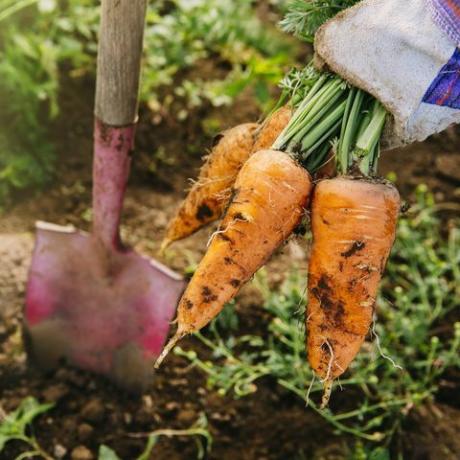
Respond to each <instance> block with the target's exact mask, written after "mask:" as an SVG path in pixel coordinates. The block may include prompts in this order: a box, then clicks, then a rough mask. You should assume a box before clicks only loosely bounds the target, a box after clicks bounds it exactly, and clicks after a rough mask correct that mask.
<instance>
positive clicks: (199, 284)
mask: <svg viewBox="0 0 460 460" xmlns="http://www.w3.org/2000/svg"><path fill="white" fill-rule="evenodd" d="M311 188H312V182H311V179H310V175H309V173H308V172H307V171H306V170H305V169H304V168H302V167H301V166H300V165H299V164H298V163H297V162H296V161H295V160H294V159H292V158H291V157H290V156H289V155H287V154H285V153H283V152H276V151H272V150H262V151H259V152H257V153H255V154H254V155H252V156H251V157H250V158H249V160H248V161H247V162H246V163H245V165H244V166H243V168H242V169H241V171H240V173H239V174H238V177H237V179H236V182H235V187H234V197H233V199H232V201H231V203H230V205H229V207H228V209H227V212H226V214H225V217H224V219H223V220H222V223H221V225H220V227H219V230H218V231H217V232H216V233H215V234H214V235H213V236H212V238H211V241H210V244H209V247H208V250H207V252H206V254H205V256H204V258H203V259H202V260H201V262H200V264H199V266H198V268H197V270H196V272H195V274H194V275H193V277H192V279H191V281H190V283H189V285H188V287H187V289H186V291H185V293H184V295H183V297H182V299H181V301H180V303H179V307H178V314H177V325H178V327H177V332H176V335H175V336H174V337H173V338H172V339H171V341H170V342H169V344H168V345H167V346H166V348H165V349H164V350H163V353H162V354H161V356H160V357H159V359H158V361H157V363H156V367H158V366H159V364H160V363H161V361H162V360H163V359H164V357H165V356H166V354H167V353H168V352H169V350H170V349H171V348H172V347H173V346H174V344H175V343H176V342H177V341H178V340H180V339H181V338H182V337H183V336H184V335H186V334H190V333H192V332H196V331H198V330H199V329H201V328H202V327H204V326H206V325H207V324H208V323H209V322H210V321H211V320H212V319H213V318H214V317H215V316H216V315H217V314H218V313H219V312H220V311H221V310H222V308H223V307H224V305H225V303H227V302H228V301H229V300H231V299H232V298H233V297H234V296H235V295H236V293H237V292H238V291H239V289H240V288H241V286H242V285H243V284H244V283H246V282H247V281H248V280H249V279H250V278H251V277H252V275H253V274H254V273H255V272H256V271H257V270H258V269H259V268H260V267H261V266H262V265H264V264H265V262H266V261H267V259H268V258H269V257H270V256H271V254H272V253H273V252H274V251H275V249H276V248H277V247H278V246H279V245H280V244H281V243H282V242H283V241H284V240H285V239H286V238H287V237H288V236H289V235H290V234H291V232H292V231H293V229H294V228H295V227H296V226H297V225H298V224H299V222H300V220H301V219H302V217H303V215H304V210H305V208H306V207H307V205H308V200H309V196H310V191H311Z"/></svg>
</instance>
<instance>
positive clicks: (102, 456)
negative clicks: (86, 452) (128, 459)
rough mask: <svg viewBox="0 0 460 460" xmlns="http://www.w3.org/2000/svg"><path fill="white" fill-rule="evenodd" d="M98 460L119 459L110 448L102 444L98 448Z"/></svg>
mask: <svg viewBox="0 0 460 460" xmlns="http://www.w3.org/2000/svg"><path fill="white" fill-rule="evenodd" d="M97 458H98V460H121V459H120V457H119V456H118V455H117V454H116V453H115V451H113V450H112V449H111V448H110V447H107V446H106V445H105V444H102V445H101V446H100V447H99V453H98V457H97Z"/></svg>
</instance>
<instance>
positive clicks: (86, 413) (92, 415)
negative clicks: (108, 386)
mask: <svg viewBox="0 0 460 460" xmlns="http://www.w3.org/2000/svg"><path fill="white" fill-rule="evenodd" d="M104 415H105V408H104V404H103V403H102V401H101V400H100V399H92V400H90V401H89V402H88V403H87V404H86V405H85V406H84V407H83V409H82V411H81V416H82V418H83V419H84V420H87V421H88V422H95V423H98V422H101V421H102V420H103V418H104Z"/></svg>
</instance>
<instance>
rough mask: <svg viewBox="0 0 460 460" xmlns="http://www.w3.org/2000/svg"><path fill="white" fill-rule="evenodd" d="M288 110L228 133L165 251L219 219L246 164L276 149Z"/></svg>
mask: <svg viewBox="0 0 460 460" xmlns="http://www.w3.org/2000/svg"><path fill="white" fill-rule="evenodd" d="M291 113H292V111H291V109H290V108H289V107H288V106H284V107H281V108H280V109H278V110H277V111H275V112H274V113H273V114H271V115H270V116H269V117H267V118H266V119H265V121H264V122H263V123H262V125H260V126H259V125H257V124H255V123H246V124H243V125H239V126H236V127H234V128H232V129H229V130H228V131H225V132H224V133H223V134H222V135H221V136H222V137H221V138H220V139H219V141H218V143H217V144H216V145H215V146H214V148H213V150H212V152H211V154H210V155H209V156H208V158H207V160H206V163H205V164H204V165H203V167H202V168H201V171H200V175H199V177H198V181H197V182H196V183H195V184H194V186H193V187H192V189H191V190H190V192H189V193H188V195H187V197H186V198H185V200H184V201H183V203H182V205H181V207H180V208H179V210H178V211H177V213H176V215H175V216H174V218H173V219H172V221H171V223H170V224H169V226H168V229H167V234H166V238H165V240H164V242H163V244H162V248H163V249H164V248H166V247H167V246H168V245H169V244H171V243H172V242H173V241H177V240H179V239H182V238H185V237H187V236H189V235H191V234H192V233H194V232H196V231H197V230H199V229H200V228H202V227H204V226H205V225H207V224H209V223H211V222H213V221H215V220H217V219H219V218H220V217H221V215H222V214H223V212H224V210H225V208H226V207H227V205H228V202H229V200H230V198H231V187H232V186H233V184H234V182H235V179H236V175H237V174H238V171H239V170H240V169H241V167H242V166H243V164H244V163H245V162H246V160H247V159H248V158H249V157H250V156H251V155H252V154H253V153H255V152H258V151H259V150H265V149H268V148H270V147H271V146H272V144H273V142H274V141H275V139H276V138H277V137H278V135H279V134H280V132H281V131H282V130H283V129H284V127H285V126H286V125H287V124H288V122H289V119H290V117H291Z"/></svg>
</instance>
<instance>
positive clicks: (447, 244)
mask: <svg viewBox="0 0 460 460" xmlns="http://www.w3.org/2000/svg"><path fill="white" fill-rule="evenodd" d="M436 211H437V206H436V204H435V203H434V201H433V197H432V195H431V194H429V193H428V192H427V188H426V186H423V185H421V186H419V187H418V190H417V204H416V205H415V206H414V207H413V208H412V209H411V211H410V212H409V213H408V216H406V217H404V218H402V219H401V220H400V223H399V228H398V236H397V240H396V244H395V246H394V249H393V252H392V256H391V259H390V261H389V264H388V269H387V271H386V276H385V279H384V282H383V286H382V291H381V295H380V297H379V300H378V311H377V318H376V321H375V324H374V326H373V328H372V334H371V335H372V337H371V338H372V339H373V340H372V342H366V343H365V345H364V346H363V348H362V350H361V352H360V353H359V355H358V356H357V358H356V359H355V360H354V362H353V363H352V365H351V366H350V371H349V372H347V373H346V374H345V376H344V378H343V379H340V381H337V382H336V385H335V391H334V393H333V395H332V402H331V408H329V409H326V410H320V409H319V407H318V406H317V402H318V400H320V399H321V393H322V391H323V388H322V383H321V382H320V381H318V379H316V380H315V378H314V376H313V374H312V371H311V369H310V368H309V366H308V364H307V358H306V353H305V338H304V328H303V323H304V318H303V317H304V304H305V289H306V274H305V272H304V271H300V270H293V271H292V273H291V275H290V276H289V277H288V278H287V279H286V281H285V282H284V283H283V284H282V285H281V287H280V288H279V289H270V287H269V283H268V280H267V276H266V273H265V272H264V271H261V272H259V273H258V275H257V276H256V278H255V281H254V284H255V286H257V287H258V288H259V290H260V291H261V292H262V294H263V297H264V299H265V305H264V309H265V310H266V311H268V312H269V313H270V315H271V317H272V319H271V321H270V322H269V324H268V325H266V328H267V330H266V331H264V330H262V331H261V333H260V334H258V335H238V334H237V333H236V331H237V330H238V326H237V324H238V316H237V315H236V313H235V310H234V309H233V308H232V307H231V306H229V308H226V309H225V310H224V315H221V316H220V317H218V319H217V320H216V321H214V322H213V323H212V324H211V325H210V327H209V328H208V329H207V331H206V332H205V333H204V334H203V333H198V334H196V336H197V338H198V339H199V340H200V341H201V342H202V343H204V345H206V347H208V349H209V350H210V351H211V352H212V359H210V360H206V359H202V358H200V356H199V355H198V354H197V353H196V352H195V351H193V350H191V351H186V350H183V349H181V348H178V349H177V350H176V353H177V354H179V355H180V356H183V357H185V358H187V359H188V360H189V361H190V362H191V363H192V364H193V365H194V366H196V367H197V368H199V369H201V370H202V371H203V372H205V373H206V374H207V376H208V385H209V387H211V388H214V389H216V390H217V391H218V393H219V394H221V395H226V394H231V395H233V396H234V397H235V398H242V397H244V396H246V395H248V394H251V393H254V392H256V391H257V380H259V379H261V378H264V377H271V378H274V379H275V380H276V382H277V383H278V384H279V385H281V386H283V387H284V388H286V389H287V390H288V391H290V392H292V393H294V394H295V395H297V396H298V397H299V398H301V399H303V400H305V402H306V403H307V404H308V405H309V406H310V407H311V408H312V409H313V410H315V411H316V412H317V413H318V414H320V415H321V416H322V417H323V418H324V419H325V420H326V421H327V422H329V423H330V424H331V425H332V426H333V427H334V429H335V430H336V431H337V432H339V433H346V434H351V435H353V436H356V438H357V439H358V440H360V442H361V443H364V444H357V447H356V449H357V450H356V452H358V451H359V452H361V453H362V455H364V456H362V455H361V456H359V455H358V454H356V455H357V456H356V457H353V458H376V459H386V458H390V457H389V453H388V450H387V448H388V447H389V446H390V443H391V441H392V440H393V438H394V436H395V435H396V434H398V433H400V432H401V428H402V423H403V421H404V419H405V418H406V417H407V416H408V414H409V413H410V412H411V410H412V409H413V408H414V407H417V406H419V405H420V404H422V403H425V402H427V401H429V400H430V399H433V398H434V396H435V395H436V393H437V392H438V390H439V386H440V382H441V380H442V376H445V375H446V374H447V373H448V371H449V370H452V369H455V368H457V369H458V368H460V354H459V353H460V323H457V324H455V325H454V326H453V325H452V324H450V323H449V320H448V318H449V314H450V313H451V312H452V311H453V309H454V308H455V307H456V306H458V299H459V298H460V291H459V289H460V270H459V266H460V246H459V245H460V232H459V229H458V226H455V225H454V226H452V227H451V228H449V230H448V235H447V238H443V237H442V236H441V228H442V225H441V221H440V220H439V218H438V217H437V214H436ZM452 326H453V327H452ZM334 400H335V401H334ZM336 404H337V405H338V406H339V407H340V408H341V411H340V412H337V411H335V410H334V407H337V406H336ZM363 446H364V447H363ZM382 448H383V450H382ZM371 453H372V455H373V456H372V457H370V456H366V455H371ZM392 458H402V457H397V456H395V457H392Z"/></svg>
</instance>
